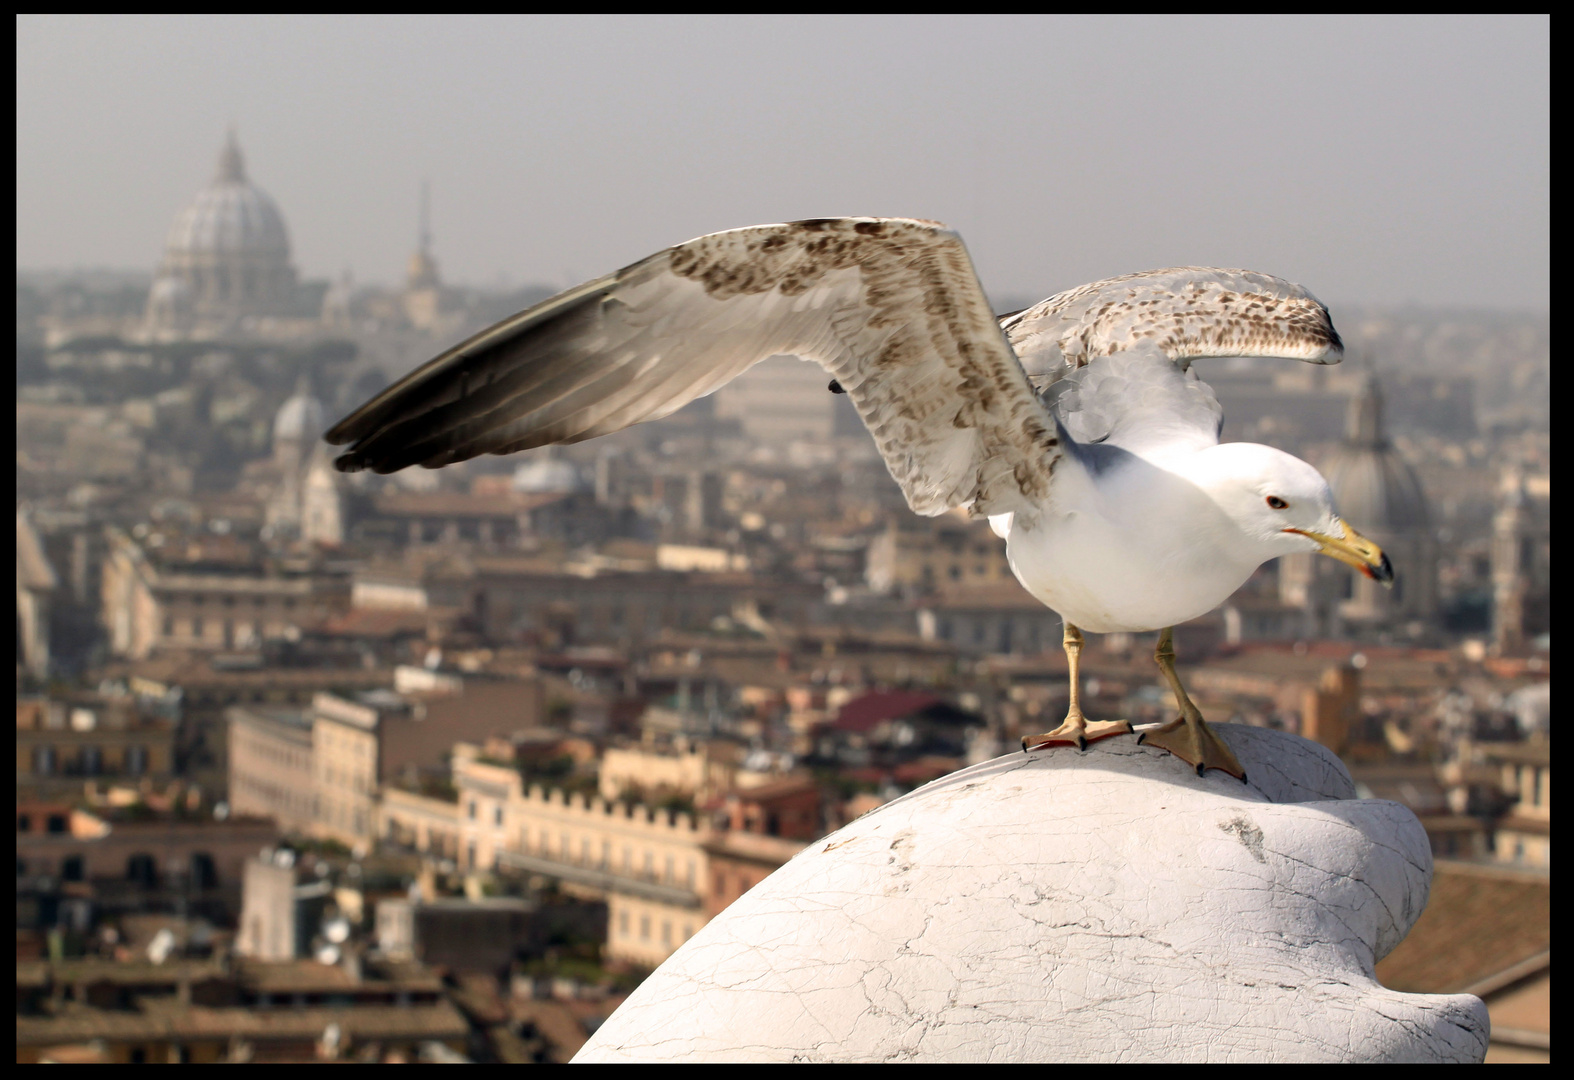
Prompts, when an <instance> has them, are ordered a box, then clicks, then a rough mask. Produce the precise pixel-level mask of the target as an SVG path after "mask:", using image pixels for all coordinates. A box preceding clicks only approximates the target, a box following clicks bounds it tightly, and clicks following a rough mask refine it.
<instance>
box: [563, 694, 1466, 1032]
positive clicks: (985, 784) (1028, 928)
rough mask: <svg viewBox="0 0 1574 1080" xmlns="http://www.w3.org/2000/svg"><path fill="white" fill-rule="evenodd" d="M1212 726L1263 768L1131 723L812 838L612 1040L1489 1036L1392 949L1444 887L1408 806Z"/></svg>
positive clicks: (1322, 762) (699, 939)
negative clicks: (1175, 752)
mask: <svg viewBox="0 0 1574 1080" xmlns="http://www.w3.org/2000/svg"><path fill="white" fill-rule="evenodd" d="M1215 729H1216V730H1217V731H1218V732H1219V734H1220V735H1221V737H1222V738H1223V739H1224V741H1225V742H1226V743H1228V744H1229V746H1230V748H1231V749H1232V750H1233V751H1234V752H1235V754H1236V756H1237V757H1238V758H1239V759H1240V761H1241V763H1242V764H1243V765H1244V766H1245V768H1246V772H1247V775H1248V776H1249V777H1250V778H1251V783H1250V784H1242V783H1241V782H1240V781H1239V780H1236V779H1234V778H1232V777H1229V776H1226V775H1225V774H1223V773H1221V772H1210V773H1209V774H1208V775H1207V776H1206V777H1205V778H1200V779H1199V778H1198V777H1197V775H1196V773H1195V772H1194V771H1193V770H1192V769H1191V768H1190V767H1189V766H1187V765H1186V764H1185V763H1184V762H1182V761H1180V760H1179V759H1177V758H1175V757H1172V756H1171V755H1169V754H1168V753H1166V752H1164V751H1162V750H1159V749H1157V748H1153V747H1143V746H1138V745H1137V743H1136V740H1135V739H1132V738H1114V739H1108V740H1105V741H1102V742H1099V743H1095V744H1093V745H1092V746H1090V747H1089V748H1088V751H1087V752H1086V753H1085V754H1084V753H1078V752H1077V751H1076V750H1075V749H1074V748H1071V747H1063V748H1056V749H1053V750H1047V751H1037V752H1034V753H1033V754H1021V753H1017V754H1010V755H1007V756H1005V757H1001V758H996V759H995V760H994V761H988V762H984V763H983V764H981V765H975V766H973V767H971V768H968V769H963V770H961V771H960V772H956V773H952V774H950V775H949V776H944V777H941V778H940V779H939V780H936V781H935V782H934V783H932V784H928V785H926V786H925V787H922V788H919V789H918V790H916V791H913V792H911V793H910V794H908V795H905V796H903V797H902V798H900V799H896V800H894V801H893V802H890V803H887V804H886V805H884V806H882V807H880V808H879V809H877V810H875V811H872V812H871V813H869V814H866V815H865V816H863V817H861V818H859V819H858V820H857V821H855V822H853V823H851V824H850V825H848V826H847V827H845V828H843V829H841V830H839V831H838V832H835V833H832V834H831V835H830V836H828V837H826V838H825V839H823V840H820V841H817V842H816V843H814V844H811V845H810V846H809V847H808V848H806V849H805V850H804V851H803V852H802V853H800V854H799V855H798V856H797V857H795V858H794V859H793V860H792V861H791V862H789V863H787V864H786V865H785V866H783V867H781V868H780V869H778V870H777V871H776V872H775V873H773V874H772V875H771V876H770V877H768V878H766V879H765V880H764V881H763V882H761V883H760V884H759V885H757V886H755V887H754V888H753V889H752V890H750V891H749V892H748V893H747V894H745V895H744V896H743V897H742V898H741V899H739V900H738V901H737V902H736V903H734V904H733V905H732V906H731V907H729V908H727V910H726V911H724V912H722V913H721V914H720V915H718V916H717V917H716V918H715V919H713V920H711V922H710V923H708V924H707V925H706V926H705V927H703V928H702V929H701V930H700V932H699V933H697V934H696V935H695V936H694V937H693V938H691V939H690V940H689V941H688V942H686V943H685V944H684V945H683V946H682V947H681V948H679V949H678V951H677V952H675V953H674V954H673V955H672V956H671V957H670V958H669V959H668V960H667V962H666V963H664V964H663V965H662V966H661V967H660V968H659V969H657V971H656V972H655V973H654V974H653V975H651V976H650V978H648V979H646V980H645V982H644V983H643V984H641V985H640V987H639V988H638V989H637V990H635V992H634V993H633V994H631V995H630V996H629V998H628V1000H627V1001H625V1002H624V1003H623V1005H622V1007H621V1008H619V1009H618V1010H617V1012H616V1013H614V1014H613V1015H612V1016H611V1017H610V1018H609V1019H608V1020H607V1021H606V1023H604V1024H603V1025H602V1026H601V1027H600V1028H598V1029H597V1031H596V1032H595V1034H594V1035H592V1036H591V1038H590V1040H589V1041H588V1042H587V1043H586V1044H585V1046H584V1047H583V1049H581V1050H580V1052H579V1053H578V1054H577V1055H576V1056H575V1058H574V1060H575V1061H576V1062H592V1061H679V1060H682V1061H1429V1062H1443V1061H1459V1062H1468V1061H1477V1062H1478V1061H1481V1060H1482V1058H1483V1057H1484V1056H1485V1054H1486V1047H1487V1034H1488V1024H1487V1013H1486V1007H1485V1006H1484V1005H1483V1004H1482V1003H1481V1001H1480V1000H1479V999H1478V998H1474V997H1470V996H1468V995H1452V996H1441V995H1425V994H1401V993H1398V992H1396V991H1393V990H1389V989H1386V988H1384V987H1383V986H1381V985H1379V984H1378V982H1377V981H1376V979H1375V977H1374V975H1373V965H1374V964H1375V963H1376V962H1377V960H1378V959H1380V958H1381V957H1383V956H1385V955H1386V954H1387V953H1388V952H1389V951H1390V950H1392V949H1393V948H1394V946H1396V945H1398V944H1399V942H1400V941H1401V940H1402V939H1403V938H1404V936H1405V934H1406V933H1407V932H1408V931H1409V930H1410V927H1411V926H1412V925H1413V924H1414V922H1415V920H1416V919H1417V917H1419V916H1420V914H1421V909H1422V908H1423V907H1424V906H1425V905H1426V897H1427V888H1428V884H1429V882H1430V880H1431V875H1432V857H1431V852H1430V849H1429V846H1428V844H1427V838H1426V834H1425V832H1424V831H1423V830H1422V828H1421V824H1420V822H1419V821H1417V820H1416V818H1415V815H1413V814H1412V813H1411V812H1410V811H1409V810H1407V809H1406V808H1405V807H1403V806H1400V805H1398V804H1397V803H1391V802H1384V801H1379V800H1374V799H1356V798H1355V785H1354V784H1353V783H1352V782H1351V779H1350V774H1349V772H1348V771H1347V770H1346V769H1345V767H1344V765H1343V764H1342V763H1341V762H1340V761H1339V759H1338V758H1336V757H1335V756H1334V755H1333V754H1331V753H1330V752H1328V751H1327V750H1325V749H1324V748H1322V747H1321V746H1319V745H1317V744H1316V743H1313V742H1310V741H1308V740H1306V739H1302V738H1300V737H1298V736H1295V735H1289V734H1286V733H1283V732H1276V731H1268V730H1265V729H1259V728H1250V727H1242V726H1237V725H1229V724H1221V725H1215Z"/></svg>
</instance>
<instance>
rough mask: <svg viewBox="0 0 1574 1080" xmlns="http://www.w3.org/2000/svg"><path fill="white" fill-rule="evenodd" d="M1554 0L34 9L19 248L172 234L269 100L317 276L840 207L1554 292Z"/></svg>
mask: <svg viewBox="0 0 1574 1080" xmlns="http://www.w3.org/2000/svg"><path fill="white" fill-rule="evenodd" d="M1548 50H1549V24H1548V21H1547V20H1546V19H1545V18H1539V17H1537V18H1518V17H1503V18H1471V19H1466V18H1432V19H1421V18H1411V19H1406V18H1395V19H1391V18H1337V19H1336V18H1252V19H1222V18H1199V19H1189V18H1168V19H1146V18H1144V19H1137V18H1043V17H1040V18H939V17H925V18H903V19H886V18H590V17H584V18H458V19H432V18H381V19H341V18H335V19H320V18H288V19H286V18H272V19H270V18H180V19H174V18H159V19H153V18H23V19H20V20H18V23H17V264H18V266H19V267H26V268H46V267H47V268H65V267H80V266H104V267H138V268H151V267H152V266H153V264H154V263H155V262H156V261H157V258H158V255H159V251H160V248H161V246H162V243H163V237H164V232H165V230H166V229H167V228H168V226H169V223H170V221H171V219H172V218H173V217H174V215H175V214H176V212H177V211H179V210H180V208H181V206H182V205H183V204H184V203H185V202H186V201H187V200H189V199H190V198H191V196H192V195H193V194H194V193H195V192H196V191H197V190H198V189H199V188H201V186H202V185H203V184H205V183H206V182H207V180H208V179H209V177H210V176H211V174H212V172H213V167H214V161H215V158H216V156H217V152H218V150H219V148H220V146H221V144H222V142H223V137H224V130H225V127H226V125H228V124H229V123H231V122H233V123H234V124H235V125H236V126H237V128H238V131H239V135H240V141H241V145H242V147H243V149H244V150H245V153H246V157H247V164H248V167H249V169H250V172H251V176H252V179H253V180H254V181H255V182H256V183H257V184H258V185H259V186H260V187H262V188H263V189H264V190H265V191H267V192H268V193H269V194H271V195H272V196H273V197H274V199H276V200H277V201H278V203H279V205H280V207H281V208H282V210H283V212H284V215H285V219H286V221H287V222H288V224H289V228H290V238H291V243H292V245H293V250H294V257H295V261H296V263H297V265H298V266H299V268H300V270H301V271H302V273H303V274H305V275H307V276H327V275H337V274H338V273H339V272H340V271H342V270H343V269H345V268H351V269H353V271H354V273H355V275H356V276H357V278H358V279H361V280H369V281H384V282H392V281H395V280H397V279H398V278H399V277H400V275H401V274H402V272H403V267H404V264H405V261H406V259H407V258H408V256H409V253H410V250H411V248H412V247H413V245H414V241H415V231H416V226H415V217H416V204H417V193H418V190H419V186H420V182H421V180H422V179H423V178H429V179H430V181H431V183H432V191H433V231H434V234H435V238H436V254H437V256H438V259H439V262H440V263H441V266H442V269H443V273H444V276H445V277H447V278H448V279H450V280H454V281H460V282H466V283H473V284H487V285H493V284H498V283H500V282H502V281H505V280H506V281H508V282H511V283H514V284H521V283H524V282H530V281H544V282H547V283H549V284H555V285H566V284H569V283H570V282H571V281H577V280H580V279H583V278H587V277H590V276H592V275H595V274H598V273H602V272H604V271H607V270H611V269H613V268H615V267H618V266H621V265H623V264H626V263H629V262H632V261H634V260H636V259H638V258H641V257H643V256H645V255H648V254H650V253H652V252H653V251H655V250H657V249H659V248H661V247H663V246H665V245H668V244H671V243H676V242H678V241H682V240H685V239H688V238H689V237H691V236H695V235H698V234H701V233H706V232H712V231H715V230H718V229H725V228H732V227H735V226H741V225H750V224H756V223H759V222H766V221H781V220H789V219H793V218H802V217H814V216H826V215H837V214H876V215H908V216H915V217H926V218H936V219H939V220H942V221H945V222H947V223H949V224H950V225H952V226H953V227H955V228H957V229H958V230H960V231H961V233H962V235H963V237H964V238H965V239H966V240H967V242H968V245H969V247H970V249H971V250H972V252H973V257H974V261H975V262H976V264H977V265H978V269H979V273H980V275H981V277H982V278H983V281H984V284H985V286H986V287H987V288H988V289H989V291H990V292H991V293H992V294H994V295H995V296H996V297H1005V296H1032V297H1035V298H1036V297H1038V296H1043V295H1048V294H1049V293H1052V292H1054V291H1057V290H1059V289H1062V288H1067V287H1069V286H1072V285H1077V284H1080V283H1082V282H1084V281H1089V280H1093V279H1096V278H1100V277H1105V276H1109V275H1112V274H1117V273H1124V272H1128V271H1133V270H1141V269H1147V268H1150V267H1156V266H1165V265H1173V264H1185V263H1201V264H1212V265H1222V266H1240V267H1247V268H1251V269H1257V270H1263V271H1266V272H1269V273H1273V274H1279V275H1281V276H1284V277H1288V278H1291V279H1294V280H1296V281H1299V282H1301V283H1303V284H1304V285H1306V286H1307V287H1309V288H1311V289H1312V290H1313V291H1314V292H1317V293H1318V294H1319V295H1321V296H1322V297H1323V298H1324V299H1325V300H1328V301H1330V302H1332V303H1335V304H1337V303H1339V302H1344V303H1372V304H1390V303H1399V302H1407V301H1415V302H1420V303H1424V304H1429V305H1430V304H1458V305H1469V306H1472V307H1480V306H1506V307H1514V308H1522V309H1523V308H1530V309H1539V310H1545V309H1546V308H1547V306H1548V238H1547V236H1548V228H1549V210H1548V170H1549V164H1548V140H1549V136H1548V127H1549V123H1550V119H1549V103H1548V97H1549V92H1550V91H1549V54H1548Z"/></svg>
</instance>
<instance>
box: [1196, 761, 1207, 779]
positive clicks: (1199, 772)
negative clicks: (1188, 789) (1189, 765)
mask: <svg viewBox="0 0 1574 1080" xmlns="http://www.w3.org/2000/svg"><path fill="white" fill-rule="evenodd" d="M1207 771H1208V766H1206V765H1203V764H1201V763H1199V764H1198V765H1197V775H1198V776H1201V775H1202V774H1203V773H1205V772H1207Z"/></svg>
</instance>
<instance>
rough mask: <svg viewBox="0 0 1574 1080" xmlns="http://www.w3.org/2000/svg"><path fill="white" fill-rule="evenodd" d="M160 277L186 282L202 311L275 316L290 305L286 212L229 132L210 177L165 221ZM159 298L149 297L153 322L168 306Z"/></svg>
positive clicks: (292, 287)
mask: <svg viewBox="0 0 1574 1080" xmlns="http://www.w3.org/2000/svg"><path fill="white" fill-rule="evenodd" d="M157 276H158V278H159V279H160V280H161V281H163V280H170V279H173V280H179V281H182V282H184V283H185V284H186V286H187V288H188V289H189V290H190V292H191V295H192V298H193V301H194V305H195V307H196V309H197V312H198V313H199V314H202V315H209V316H242V315H264V314H277V313H282V312H283V311H285V310H287V309H288V308H289V306H290V304H291V303H292V302H293V300H294V296H295V271H294V269H293V268H292V267H291V266H290V239H289V233H288V231H287V230H286V229H285V226H284V215H283V214H281V213H280V212H279V207H278V205H277V204H276V203H275V202H274V201H273V199H272V198H270V197H269V196H268V194H267V193H266V192H265V191H263V190H262V189H261V188H259V187H257V186H256V185H255V184H253V183H251V181H250V180H249V179H248V178H247V176H246V163H245V159H244V157H243V156H242V155H241V150H240V146H239V145H238V144H237V143H236V141H235V134H234V132H231V133H230V135H229V138H228V140H227V141H226V143H225V145H224V149H223V150H222V151H221V152H220V154H219V162H218V169H217V171H216V172H215V174H214V177H213V180H212V182H211V183H209V184H208V186H207V187H205V188H203V189H202V190H201V191H200V192H198V193H197V196H196V198H194V199H192V201H191V202H190V203H189V204H187V206H186V208H185V209H184V210H182V211H181V212H180V213H179V214H178V215H176V217H175V222H174V224H173V225H171V226H170V230H169V233H168V234H167V235H166V237H165V241H164V258H163V260H162V262H161V263H160V264H159V269H158V275H157ZM159 301H160V298H159V297H157V296H152V297H150V298H149V312H148V313H149V317H150V318H151V319H153V321H155V322H159V321H161V316H162V315H163V313H164V311H165V310H167V309H168V304H161V303H160V302H159Z"/></svg>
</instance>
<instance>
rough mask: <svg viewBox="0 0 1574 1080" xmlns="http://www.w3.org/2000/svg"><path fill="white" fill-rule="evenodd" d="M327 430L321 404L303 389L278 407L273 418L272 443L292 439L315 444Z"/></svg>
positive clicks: (326, 419)
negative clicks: (276, 413)
mask: <svg viewBox="0 0 1574 1080" xmlns="http://www.w3.org/2000/svg"><path fill="white" fill-rule="evenodd" d="M326 430H328V413H327V411H326V410H325V409H323V407H322V402H320V401H318V400H317V399H316V398H314V397H312V396H311V394H310V392H308V391H307V390H306V388H305V387H301V388H300V389H298V390H296V392H295V396H294V397H292V398H290V399H289V400H288V401H286V402H285V403H284V404H283V405H281V406H280V407H279V412H278V415H276V416H275V417H274V418H273V441H274V442H278V441H280V440H281V439H292V440H296V441H304V442H316V441H317V440H318V439H319V438H321V437H322V433H323V432H324V431H326Z"/></svg>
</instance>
